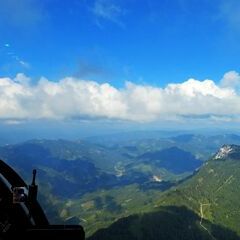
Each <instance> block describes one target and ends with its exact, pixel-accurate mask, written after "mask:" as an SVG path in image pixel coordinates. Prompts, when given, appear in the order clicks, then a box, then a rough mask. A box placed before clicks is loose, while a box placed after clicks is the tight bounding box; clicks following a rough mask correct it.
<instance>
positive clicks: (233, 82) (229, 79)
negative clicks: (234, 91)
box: [221, 71, 240, 88]
mask: <svg viewBox="0 0 240 240" xmlns="http://www.w3.org/2000/svg"><path fill="white" fill-rule="evenodd" d="M221 85H222V86H223V87H230V88H237V87H239V86H240V75H239V73H238V72H236V71H230V72H227V73H225V74H224V76H223V78H222V80H221Z"/></svg>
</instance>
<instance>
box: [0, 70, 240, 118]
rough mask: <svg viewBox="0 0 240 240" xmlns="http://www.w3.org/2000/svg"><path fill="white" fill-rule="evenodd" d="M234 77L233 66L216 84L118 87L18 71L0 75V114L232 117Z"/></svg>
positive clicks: (237, 107) (235, 112)
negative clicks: (36, 78)
mask: <svg viewBox="0 0 240 240" xmlns="http://www.w3.org/2000/svg"><path fill="white" fill-rule="evenodd" d="M229 79H230V80H229ZM235 81H239V74H238V73H237V72H233V71H232V72H228V73H226V74H225V75H224V77H223V80H222V82H221V84H219V85H217V84H216V83H215V82H214V81H212V80H204V81H199V80H195V79H189V80H187V81H185V82H183V83H178V84H174V83H173V84H168V85H167V86H166V87H165V88H158V87H152V86H148V85H136V84H134V83H131V82H127V83H126V84H125V87H124V88H122V89H117V88H115V87H113V86H111V85H110V84H108V83H103V84H99V83H97V82H94V81H86V80H80V79H76V78H73V77H67V78H64V79H61V80H59V81H57V82H53V81H49V80H48V79H46V78H41V79H40V80H39V81H38V83H37V84H34V85H33V84H31V82H30V79H29V78H27V77H26V76H25V75H24V74H18V75H17V76H16V77H15V78H14V79H11V78H0V95H1V99H0V119H2V120H6V121H9V122H11V121H12V122H18V121H21V120H26V119H75V118H76V119H81V118H84V119H86V118H89V119H94V118H105V119H119V120H130V121H137V122H151V121H168V120H171V121H179V120H183V119H187V118H195V119H198V118H199V119H209V120H211V121H212V120H214V121H221V120H222V121H231V120H232V121H233V120H235V121H236V119H239V116H240V95H239V94H238V92H237V91H236V90H235V89H234V87H235V84H230V85H229V84H226V82H227V83H228V82H230V83H232V82H234V83H235Z"/></svg>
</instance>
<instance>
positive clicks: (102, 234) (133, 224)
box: [92, 145, 240, 239]
mask: <svg viewBox="0 0 240 240" xmlns="http://www.w3.org/2000/svg"><path fill="white" fill-rule="evenodd" d="M239 186H240V147H239V146H236V145H225V146H223V147H222V148H221V149H220V150H219V151H218V153H217V154H216V155H215V156H214V157H213V158H212V159H210V160H209V161H208V162H206V163H205V164H204V165H203V166H202V167H201V168H200V170H199V171H198V172H197V173H196V174H195V175H194V176H193V177H191V178H189V179H188V180H186V181H185V182H184V183H182V184H181V185H180V186H178V187H176V188H172V189H171V190H170V191H169V192H167V193H166V194H164V195H163V196H162V197H161V198H160V199H159V200H158V201H157V203H156V204H155V208H154V206H153V207H152V211H151V212H149V213H147V214H144V215H142V214H141V215H135V216H131V217H129V218H125V219H121V220H120V221H118V222H115V223H114V224H113V225H112V226H111V227H110V228H108V229H105V230H100V231H99V232H97V233H96V234H95V235H94V236H93V238H92V239H100V238H102V239H118V237H119V236H121V237H123V236H124V239H144V238H143V237H138V235H139V234H140V233H141V234H144V235H145V239H240V222H239V219H240V201H239V199H240V187H239ZM156 205H157V207H156ZM163 226H164V227H163ZM121 229H124V230H121ZM143 229H144V231H143ZM193 230H194V231H193ZM122 231H124V232H122ZM195 233H197V235H195ZM114 234H116V237H115V236H114ZM141 234H140V235H141ZM166 237H167V238H166ZM119 239H120V238H119Z"/></svg>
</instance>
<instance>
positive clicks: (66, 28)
mask: <svg viewBox="0 0 240 240" xmlns="http://www.w3.org/2000/svg"><path fill="white" fill-rule="evenodd" d="M239 11H240V2H239V1H238V0H211V1H209V0H202V1H198V0H171V1H170V0H161V1H157V0H144V1H143V0H71V1H67V0H61V1H60V0H41V1H40V0H22V1H18V0H8V1H0V78H2V79H4V78H9V81H10V82H8V84H9V86H10V85H11V88H5V89H3V88H2V94H5V95H6V96H8V97H9V92H11V91H13V89H14V91H15V90H16V89H18V90H17V91H18V92H17V93H16V94H15V95H14V96H17V97H16V99H15V98H14V100H13V98H12V95H11V97H9V98H8V100H7V102H5V103H2V106H7V105H9V106H11V107H10V109H12V112H14V111H15V113H16V114H12V113H11V114H9V113H8V112H7V111H6V110H5V109H4V108H2V109H0V117H1V119H3V120H4V121H5V120H6V121H7V122H9V123H14V122H16V123H17V122H18V121H19V119H20V120H21V121H22V120H23V119H27V120H28V121H29V120H31V119H34V117H33V116H36V113H34V111H33V110H32V109H30V105H31V106H32V105H34V104H35V105H34V107H33V108H36V106H38V103H39V105H41V106H42V108H44V107H43V106H44V104H45V105H46V103H43V100H42V99H43V95H44V94H46V91H45V90H44V89H45V88H44V87H43V85H44V84H45V85H44V86H45V87H49V86H50V88H49V89H51V91H52V92H48V93H47V94H48V97H49V96H50V95H51V96H52V95H53V92H56V88H58V89H59V88H61V89H63V90H64V91H65V90H66V89H69V86H70V85H71V87H72V89H71V91H70V90H69V92H68V93H65V95H62V96H65V98H66V99H68V97H67V96H68V95H67V94H70V95H72V96H73V95H74V94H73V92H75V93H76V92H77V95H76V96H75V97H74V100H73V99H69V102H68V104H66V106H65V108H67V110H64V111H62V112H61V111H60V110H59V109H58V107H57V104H55V105H54V106H51V107H49V109H47V110H46V109H44V110H43V112H42V113H41V114H39V116H38V118H37V120H39V119H52V118H54V119H55V118H56V119H61V120H62V119H69V118H70V119H86V118H87V119H95V118H97V119H99V118H101V119H105V118H106V119H108V120H109V119H117V120H119V119H120V120H124V121H136V122H146V121H147V122H148V121H154V122H157V123H158V124H159V122H162V121H169V119H171V121H173V122H178V121H179V118H177V117H179V116H180V117H181V121H185V120H183V119H189V118H191V119H192V118H193V119H194V121H195V122H196V121H197V120H196V118H197V119H198V118H199V119H207V120H206V121H208V122H207V123H209V121H210V120H211V121H212V120H213V118H214V119H215V120H216V118H217V119H219V118H221V119H222V120H223V119H225V120H224V121H225V122H226V121H227V122H232V119H234V120H233V121H234V122H238V116H239V113H240V111H239V107H236V109H235V108H234V109H232V110H231V111H221V110H220V111H218V110H217V108H218V107H220V108H222V107H223V106H224V104H225V105H226V104H235V103H236V102H238V100H239V99H238V98H236V99H233V98H234V97H236V96H235V95H237V97H238V96H239V95H238V89H239V81H240V80H239V73H238V71H239V62H240V61H239V60H240V45H239V41H240V27H239V26H240V14H239ZM228 73H230V74H228ZM224 74H225V75H224ZM226 74H227V75H226ZM17 75H18V77H16V76H17ZM224 76H225V77H224ZM42 77H44V78H45V82H44V81H43V79H41V78H42ZM66 77H70V78H71V80H69V81H68V80H66V79H65V78H66ZM191 78H193V79H194V81H195V82H194V81H192V82H191V81H190V82H188V80H189V79H191ZM26 79H27V81H28V82H30V85H31V86H30V85H29V86H27V87H26ZM61 79H65V80H63V82H61ZM206 79H211V81H212V85H211V84H208V83H207V82H204V80H206ZM229 79H230V80H229ZM82 80H86V81H87V82H85V83H83V82H82V83H81V84H80V82H81V81H82ZM71 81H73V82H71ZM90 81H92V82H94V84H95V85H94V88H96V89H97V90H96V91H95V90H94V91H95V92H97V93H98V95H96V94H95V93H92V90H91V89H92V88H93V86H92V85H91V84H90ZM23 82H25V83H23ZM40 82H41V84H39V83H40ZM43 82H44V83H43ZM51 83H56V84H57V85H56V86H55V85H54V86H53V85H51ZM177 83H178V84H179V85H176V86H175V87H169V85H171V84H177ZM184 83H185V84H184ZM233 83H234V84H233ZM14 84H15V85H14ZM24 84H25V85H24ZM28 84H29V83H28ZM32 84H35V85H38V86H37V87H35V88H34V87H33V86H32ZM74 84H75V85H74ZM79 84H80V85H79ZM98 84H99V85H98ZM104 84H108V85H109V86H108V87H107V90H106V86H105V85H104ZM199 84H200V85H199ZM73 85H74V86H73ZM230 85H231V86H230ZM233 85H234V86H233ZM189 88H190V89H191V90H189ZM209 88H211V91H210V90H209ZM54 89H55V90H54ZM82 89H87V90H88V91H89V92H88V91H85V90H82ZM89 89H90V90H89ZM196 89H200V90H199V92H198V93H197V95H199V94H200V95H201V96H203V97H204V96H205V97H209V96H210V97H214V98H216V99H215V100H216V101H215V102H211V101H212V99H210V98H208V99H207V100H206V102H207V103H210V102H211V107H210V108H208V109H205V108H202V106H199V109H202V111H200V112H196V111H194V110H192V111H189V112H184V111H179V112H178V110H176V109H174V108H173V107H172V102H173V101H174V99H175V100H176V101H178V99H179V98H180V96H179V92H182V93H183V95H184V97H186V96H187V97H189V96H190V97H193V98H194V99H193V102H194V103H195V104H196V105H195V106H196V107H197V108H198V104H200V103H199V96H197V97H196V94H195V92H196V91H198V90H196ZM229 89H230V90H232V91H233V92H231V93H230V92H227V91H228V90H229ZM105 90H106V91H105ZM230 90H229V91H230ZM19 91H22V92H21V94H20V95H21V99H20V98H19ZM61 91H62V90H61ZM81 91H84V92H88V95H87V96H86V98H85V100H81V101H80V100H79V101H77V102H74V101H75V99H76V98H78V97H79V96H80V98H81V97H82V95H83V94H82V92H81ZM102 91H104V93H105V92H108V96H107V97H106V96H105V95H104V94H103V93H102ZM189 91H190V92H191V91H192V92H194V94H195V95H194V94H192V95H191V94H190V93H189ZM23 92H24V94H25V93H27V94H26V95H24V100H22V98H23V97H22V95H23ZM39 92H41V94H39ZM172 92H174V94H175V95H174V97H173V96H172V95H171V94H172ZM216 92H218V93H217V94H216ZM43 93H44V94H43ZM94 94H95V95H94ZM99 94H100V95H101V94H102V95H101V96H100V95H99ZM139 94H140V95H139ZM189 94H190V95H189ZM5 95H4V96H5ZM30 95H31V96H33V95H34V96H33V97H32V98H31V99H29V98H26V96H30ZM113 95H114V96H113ZM165 95H166V96H165ZM170 95H171V97H169V96H170ZM180 95H181V94H180ZM193 95H194V96H193ZM109 96H111V97H109ZM126 96H127V97H126ZM139 96H140V98H141V97H142V96H145V98H144V100H143V102H137V101H136V99H137V98H139ZM151 97H153V99H152V98H151ZM187 97H186V99H187ZM56 98H57V97H56ZM98 98H99V99H98ZM125 98H126V99H129V100H128V102H127V103H126V102H123V100H122V99H125ZM135 98H136V99H135ZM168 98H169V99H168ZM218 98H221V99H222V98H226V99H227V100H226V99H225V100H226V101H223V102H222V105H221V106H217V105H216V102H217V99H218ZM86 99H87V101H90V102H91V101H92V100H91V99H98V101H97V104H99V102H101V101H102V103H101V104H100V105H99V106H97V107H96V103H95V102H94V103H92V105H91V106H89V109H90V112H89V111H87V110H86V109H85V108H84V107H83V106H82V104H83V102H84V101H86ZM89 99H90V100H89ZM106 99H108V101H109V99H110V102H107V100H106ZM116 99H117V100H116ZM119 99H121V100H119ZM133 99H134V100H133ZM166 99H167V100H166ZM186 99H185V100H182V99H180V100H181V101H182V105H180V106H179V108H184V107H185V105H186V104H187V100H186ZM205 99H206V98H204V101H205ZM115 100H116V105H114V104H115V103H113V102H114V101H115ZM51 101H52V102H54V101H56V99H52V98H51ZM56 102H57V101H56ZM65 102H67V101H65ZM149 102H152V103H153V104H152V105H151V106H150V105H149ZM33 103H34V104H33ZM4 104H5V105H4ZM11 104H12V105H11ZM78 104H79V106H80V107H79V108H76V109H75V108H74V106H76V105H78ZM104 104H105V105H106V106H107V109H105V108H104V110H103V109H102V108H101V107H102V105H104ZM112 105H113V106H112ZM142 105H144V106H145V108H144V107H143V110H142V112H141V111H140V110H141V106H142ZM162 105H166V106H167V108H168V109H170V110H169V111H168V110H166V109H164V108H163V107H162ZM93 106H94V107H93ZM118 108H119V109H118ZM19 109H20V110H19ZM53 109H54V110H53ZM69 109H72V110H71V111H70V110H69ZM91 109H92V112H91ZM96 109H97V110H96ZM99 109H100V110H99ZM109 109H112V111H111V112H110V110H109ZM115 109H118V110H119V111H115ZM129 109H130V110H129ZM136 109H137V110H136ZM105 110H106V111H105ZM94 111H96V112H97V113H96V114H93V113H94ZM99 111H100V112H104V111H105V113H104V114H100V113H99ZM73 112H75V113H76V114H73ZM218 112H220V113H219V114H218ZM145 115H148V116H149V117H148V118H146V117H144V116H145ZM117 116H120V117H117ZM166 116H168V117H166ZM169 116H170V117H169ZM196 116H197V117H196ZM202 116H210V117H209V118H211V119H210V120H209V118H208V117H202ZM176 118H177V120H176ZM166 119H167V120H166ZM93 121H94V120H93ZM206 121H205V122H206Z"/></svg>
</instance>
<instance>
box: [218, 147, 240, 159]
mask: <svg viewBox="0 0 240 240" xmlns="http://www.w3.org/2000/svg"><path fill="white" fill-rule="evenodd" d="M213 159H215V160H221V159H222V160H223V159H235V160H236V159H240V146H238V145H234V144H231V145H223V146H222V147H221V148H220V149H219V151H218V152H217V153H216V154H215V155H214V157H213Z"/></svg>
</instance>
